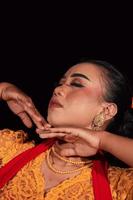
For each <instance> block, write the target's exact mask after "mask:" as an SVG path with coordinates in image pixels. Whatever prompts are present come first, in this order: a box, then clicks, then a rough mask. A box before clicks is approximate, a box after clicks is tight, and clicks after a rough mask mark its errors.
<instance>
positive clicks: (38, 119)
mask: <svg viewBox="0 0 133 200" xmlns="http://www.w3.org/2000/svg"><path fill="white" fill-rule="evenodd" d="M23 106H24V110H25V112H27V113H28V115H29V116H30V118H31V119H32V120H33V122H34V123H35V125H36V126H37V127H38V128H44V127H45V126H48V127H50V125H49V124H48V123H47V122H46V120H45V119H44V118H43V117H42V115H41V114H40V113H39V112H38V110H37V109H36V108H35V106H34V104H30V105H28V106H27V105H23Z"/></svg>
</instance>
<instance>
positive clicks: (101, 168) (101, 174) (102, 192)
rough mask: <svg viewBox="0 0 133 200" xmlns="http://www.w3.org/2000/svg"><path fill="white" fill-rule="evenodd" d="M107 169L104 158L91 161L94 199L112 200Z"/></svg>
mask: <svg viewBox="0 0 133 200" xmlns="http://www.w3.org/2000/svg"><path fill="white" fill-rule="evenodd" d="M107 170H108V163H107V161H105V160H104V158H102V157H101V159H100V160H94V161H93V168H92V182H93V191H94V196H95V200H112V195H111V190H110V185H109V182H108V178H107Z"/></svg>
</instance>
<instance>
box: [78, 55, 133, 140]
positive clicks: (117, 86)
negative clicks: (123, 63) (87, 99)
mask: <svg viewBox="0 0 133 200" xmlns="http://www.w3.org/2000/svg"><path fill="white" fill-rule="evenodd" d="M80 63H90V64H94V65H96V66H97V67H100V68H101V69H102V74H103V80H104V83H105V93H104V94H103V98H104V100H105V101H107V102H113V103H115V104H116V105H117V107H118V112H117V114H116V116H115V117H114V119H113V120H112V121H111V123H110V124H109V125H108V127H107V129H106V130H107V131H109V132H112V133H114V134H118V135H121V136H125V137H129V138H133V109H132V108H131V104H132V92H131V88H130V86H129V82H128V80H127V79H126V78H125V77H124V76H123V75H122V73H121V72H120V71H118V70H117V69H116V68H115V67H114V66H113V65H111V64H110V63H108V62H106V61H101V60H88V59H87V60H86V59H84V60H81V61H80Z"/></svg>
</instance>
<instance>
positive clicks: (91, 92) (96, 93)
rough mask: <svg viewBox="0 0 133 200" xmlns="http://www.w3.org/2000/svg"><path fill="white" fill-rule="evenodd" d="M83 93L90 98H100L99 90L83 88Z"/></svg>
mask: <svg viewBox="0 0 133 200" xmlns="http://www.w3.org/2000/svg"><path fill="white" fill-rule="evenodd" d="M84 93H85V94H86V95H87V96H88V97H90V98H96V99H97V98H98V97H100V96H101V90H100V88H85V89H84Z"/></svg>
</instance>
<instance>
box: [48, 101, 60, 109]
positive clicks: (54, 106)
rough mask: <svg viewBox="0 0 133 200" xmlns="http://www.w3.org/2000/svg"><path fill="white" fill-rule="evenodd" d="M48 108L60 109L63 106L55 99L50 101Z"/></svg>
mask: <svg viewBox="0 0 133 200" xmlns="http://www.w3.org/2000/svg"><path fill="white" fill-rule="evenodd" d="M49 107H50V108H52V107H53V108H62V107H63V105H62V104H61V103H60V102H59V100H57V99H51V101H50V103H49Z"/></svg>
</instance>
